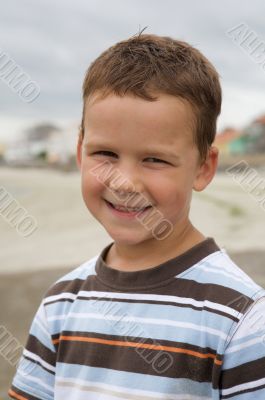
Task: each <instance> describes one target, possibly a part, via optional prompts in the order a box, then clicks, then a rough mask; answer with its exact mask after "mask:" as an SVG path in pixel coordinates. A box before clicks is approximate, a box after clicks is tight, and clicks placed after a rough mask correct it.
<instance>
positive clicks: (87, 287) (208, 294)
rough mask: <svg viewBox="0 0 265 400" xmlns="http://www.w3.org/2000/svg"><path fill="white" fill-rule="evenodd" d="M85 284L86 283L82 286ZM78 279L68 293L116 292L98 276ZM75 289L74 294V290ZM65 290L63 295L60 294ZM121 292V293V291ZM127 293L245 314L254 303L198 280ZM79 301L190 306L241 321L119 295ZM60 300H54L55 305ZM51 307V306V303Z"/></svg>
mask: <svg viewBox="0 0 265 400" xmlns="http://www.w3.org/2000/svg"><path fill="white" fill-rule="evenodd" d="M81 282H82V284H81ZM81 282H80V280H78V282H77V280H74V281H73V288H72V287H71V285H70V284H69V283H68V284H67V292H69V293H74V294H77V293H78V290H82V291H87V292H88V296H89V292H90V291H98V292H101V291H102V292H103V291H104V292H107V293H112V292H114V293H116V292H117V290H116V291H114V289H112V288H109V287H106V286H105V285H102V283H101V282H99V281H98V279H97V278H96V277H95V276H91V277H89V278H88V279H87V280H86V281H81ZM77 285H80V287H79V289H78V290H77ZM55 289H56V290H59V291H58V293H56V294H59V293H63V292H64V291H65V289H64V288H63V282H61V283H60V287H57V288H54V291H55ZM72 289H73V291H72ZM60 291H61V292H60ZM118 292H120V290H118ZM127 293H128V294H129V293H137V294H151V295H154V294H155V295H162V296H174V297H181V298H190V299H194V300H196V301H201V302H205V301H206V300H207V301H211V302H213V303H217V304H221V305H224V306H229V308H231V309H233V310H235V311H237V312H241V313H245V312H246V310H247V309H248V308H249V306H250V305H251V304H252V303H253V300H252V299H251V298H249V297H247V296H245V295H242V293H239V292H237V291H236V290H234V289H230V288H227V287H224V286H221V285H216V284H204V283H199V282H196V281H191V280H187V279H180V278H178V279H175V278H173V279H172V281H171V282H167V285H166V286H162V287H156V288H152V289H148V288H146V289H145V290H140V289H138V290H137V291H135V290H127ZM77 298H78V299H79V300H89V299H92V300H95V299H97V300H104V301H117V302H127V303H146V304H160V305H165V306H166V305H172V306H178V307H188V308H193V309H196V310H201V309H207V310H208V311H210V312H213V313H215V314H219V315H223V316H225V317H228V318H230V319H232V320H234V321H238V318H237V317H233V316H231V315H230V314H227V313H226V312H225V311H218V310H214V309H211V308H210V307H209V306H205V305H202V306H195V305H189V304H179V303H175V302H164V301H154V300H140V299H139V300H132V299H128V300H127V299H116V298H115V295H114V296H113V297H111V298H106V297H104V293H102V297H88V298H86V297H85V296H77ZM58 301H69V300H68V299H65V300H62V299H61V300H58ZM54 302H56V301H52V302H51V303H54ZM47 304H50V303H47Z"/></svg>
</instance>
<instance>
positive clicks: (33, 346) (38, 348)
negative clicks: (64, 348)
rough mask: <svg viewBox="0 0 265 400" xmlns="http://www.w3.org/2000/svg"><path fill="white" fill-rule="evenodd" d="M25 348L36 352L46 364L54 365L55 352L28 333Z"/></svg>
mask: <svg viewBox="0 0 265 400" xmlns="http://www.w3.org/2000/svg"><path fill="white" fill-rule="evenodd" d="M26 349H27V350H28V351H31V352H32V353H34V354H37V355H38V356H40V357H41V358H42V359H43V360H44V361H46V362H47V363H48V364H50V365H52V366H53V367H55V364H56V353H53V352H52V351H51V350H50V349H48V348H47V347H46V346H44V345H43V344H42V343H41V342H40V341H39V340H38V339H37V338H36V337H35V336H33V335H29V337H28V340H27V344H26Z"/></svg>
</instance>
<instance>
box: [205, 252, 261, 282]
mask: <svg viewBox="0 0 265 400" xmlns="http://www.w3.org/2000/svg"><path fill="white" fill-rule="evenodd" d="M216 259H217V262H216ZM216 259H215V260H214V263H213V262H212V260H210V262H209V261H208V260H206V261H205V262H204V260H202V262H200V263H199V268H201V267H204V266H206V267H210V268H211V269H212V270H214V269H215V270H217V271H226V272H228V274H229V275H231V276H233V277H237V278H241V279H242V281H244V282H248V283H252V285H253V283H254V284H255V282H254V281H253V280H252V279H251V278H250V276H248V275H247V274H246V273H245V272H244V271H243V270H242V269H240V268H239V267H238V266H237V265H236V264H235V263H234V262H233V260H232V259H231V258H230V257H229V256H228V255H227V254H226V253H225V254H224V253H222V254H219V257H218V258H217V257H216ZM218 262H219V264H218Z"/></svg>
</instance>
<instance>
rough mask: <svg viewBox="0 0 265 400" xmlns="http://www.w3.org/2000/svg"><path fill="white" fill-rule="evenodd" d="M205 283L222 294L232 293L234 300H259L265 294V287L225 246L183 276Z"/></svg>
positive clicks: (205, 285)
mask: <svg viewBox="0 0 265 400" xmlns="http://www.w3.org/2000/svg"><path fill="white" fill-rule="evenodd" d="M181 277H182V278H183V279H189V280H192V281H194V282H196V283H199V284H202V285H204V287H205V289H206V291H207V288H208V289H209V290H210V291H216V293H218V292H219V294H220V295H221V296H222V294H223V295H224V296H226V295H227V294H228V293H229V292H230V294H231V298H232V302H234V301H236V300H239V299H240V298H241V299H244V298H246V299H251V300H252V301H255V300H257V299H258V298H260V297H263V296H265V289H264V288H262V287H261V286H260V285H259V284H257V283H256V282H255V280H254V279H252V278H251V277H250V276H249V275H248V274H247V273H246V272H244V271H243V269H242V268H241V267H240V266H239V265H237V264H236V262H235V261H234V260H233V259H232V258H231V256H230V255H229V254H228V253H227V251H226V249H225V248H219V249H218V250H217V251H215V252H213V253H211V254H209V256H207V257H204V258H203V259H201V261H199V262H198V263H196V264H195V265H194V266H193V267H191V268H189V269H188V270H186V271H184V273H183V274H182V276H181Z"/></svg>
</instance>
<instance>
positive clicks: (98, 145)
mask: <svg viewBox="0 0 265 400" xmlns="http://www.w3.org/2000/svg"><path fill="white" fill-rule="evenodd" d="M83 145H84V148H85V149H91V148H93V149H95V148H106V149H107V148H108V149H111V148H112V145H108V144H107V143H102V144H101V143H99V142H86V143H84V144H83ZM113 152H115V149H113ZM142 153H143V154H146V155H152V156H159V157H172V158H176V159H178V160H179V159H180V156H178V155H177V154H176V153H174V152H173V151H170V150H169V149H165V150H164V151H162V150H161V148H160V149H157V148H152V147H148V149H147V150H146V151H144V150H143V151H142Z"/></svg>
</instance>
